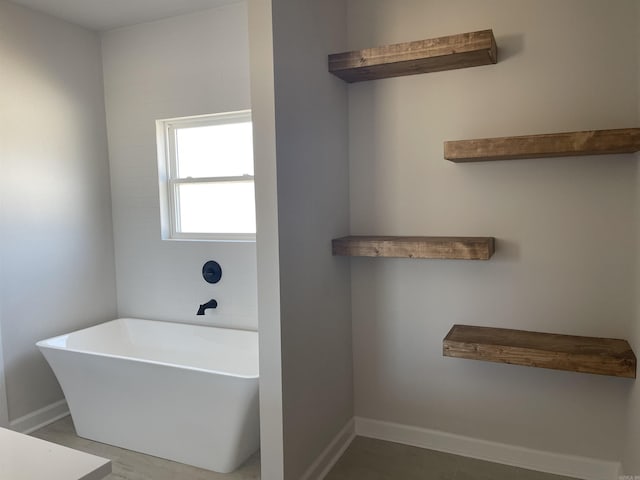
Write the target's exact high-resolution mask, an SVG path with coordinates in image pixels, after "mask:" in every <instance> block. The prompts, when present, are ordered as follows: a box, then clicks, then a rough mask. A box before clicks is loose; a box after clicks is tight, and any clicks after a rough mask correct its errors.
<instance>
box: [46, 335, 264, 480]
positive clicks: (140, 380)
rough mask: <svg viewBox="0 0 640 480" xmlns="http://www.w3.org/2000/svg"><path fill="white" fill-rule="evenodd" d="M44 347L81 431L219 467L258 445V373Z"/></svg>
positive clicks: (228, 467) (237, 461)
mask: <svg viewBox="0 0 640 480" xmlns="http://www.w3.org/2000/svg"><path fill="white" fill-rule="evenodd" d="M41 350H42V353H43V354H44V355H45V357H46V359H47V361H48V362H49V364H50V365H51V366H52V368H53V370H54V372H55V374H56V377H57V378H58V381H59V382H60V385H61V386H62V389H63V391H64V394H65V397H66V399H67V403H68V404H69V410H70V411H71V416H72V418H73V422H74V425H75V427H76V431H77V433H78V435H79V436H80V437H84V438H87V439H90V440H94V441H97V442H101V443H106V444H109V445H114V446H117V447H122V448H126V449H128V450H133V451H136V452H141V453H145V454H148V455H153V456H156V457H160V458H164V459H168V460H173V461H176V462H180V463H184V464H187V465H192V466H195V467H199V468H203V469H206V470H212V471H215V472H220V473H229V472H232V471H234V470H236V469H237V468H238V467H239V466H240V465H242V463H244V462H245V461H246V460H247V459H248V458H249V457H250V456H251V455H252V454H253V453H255V452H256V451H257V450H258V448H259V438H260V433H259V423H260V422H259V406H258V378H257V377H254V378H244V377H240V376H230V375H220V374H216V373H215V372H214V373H212V372H208V371H199V370H195V369H188V368H186V369H185V368H180V367H174V366H170V365H160V364H154V363H145V362H141V361H136V360H131V359H127V358H106V359H105V358H104V357H101V356H99V355H89V354H86V353H82V352H74V351H65V350H61V349H55V348H42V347H41Z"/></svg>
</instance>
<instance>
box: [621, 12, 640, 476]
mask: <svg viewBox="0 0 640 480" xmlns="http://www.w3.org/2000/svg"><path fill="white" fill-rule="evenodd" d="M636 18H637V21H636V38H637V43H636V45H637V49H636V57H635V58H636V66H637V69H638V70H637V84H638V117H637V121H636V126H640V1H637V2H636ZM636 157H637V159H638V160H637V161H638V163H639V164H640V153H638V154H636ZM634 218H635V219H636V221H635V224H636V245H637V246H636V282H635V292H636V312H635V316H634V318H633V319H632V323H633V326H632V329H631V330H632V335H631V337H630V339H629V343H631V348H633V350H634V352H635V354H636V356H637V357H640V221H638V218H640V169H638V176H637V181H636V213H635V217H634ZM627 433H628V436H627V438H626V445H625V449H624V452H623V455H624V456H623V470H624V471H625V473H627V474H628V475H640V383H638V381H636V382H635V383H634V384H633V389H632V391H631V395H630V396H629V410H628V416H627Z"/></svg>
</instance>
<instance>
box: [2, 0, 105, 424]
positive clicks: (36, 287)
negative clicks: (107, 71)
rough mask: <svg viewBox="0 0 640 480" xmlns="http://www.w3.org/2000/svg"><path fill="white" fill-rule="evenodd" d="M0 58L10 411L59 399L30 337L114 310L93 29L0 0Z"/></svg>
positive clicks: (16, 414) (12, 416)
mask: <svg viewBox="0 0 640 480" xmlns="http://www.w3.org/2000/svg"><path fill="white" fill-rule="evenodd" d="M0 65H1V67H0V170H1V171H2V175H1V176H0V225H1V230H0V266H1V271H0V322H1V325H0V328H1V330H2V343H3V345H2V347H3V348H2V349H1V350H3V353H4V368H5V375H6V390H7V396H8V410H9V420H11V421H15V420H16V419H18V418H20V417H22V416H24V415H27V414H29V413H31V412H34V411H36V410H38V409H41V408H43V407H46V406H48V405H50V404H52V403H55V402H57V401H59V400H61V399H62V398H63V396H62V392H61V390H60V388H59V386H58V383H57V381H56V379H55V377H54V375H53V373H52V371H51V370H50V368H49V366H48V365H47V364H46V362H45V360H44V357H42V355H41V354H40V352H39V351H38V350H37V348H36V346H35V343H36V342H37V341H38V340H42V339H45V338H48V337H51V336H54V335H59V334H62V333H66V332H69V331H72V330H77V329H80V328H83V327H87V326H90V325H93V324H96V323H100V322H103V321H106V320H110V319H112V318H114V316H115V315H116V291H115V272H114V251H113V236H112V225H111V199H110V191H109V163H108V158H107V139H106V133H105V132H106V128H105V111H104V96H103V88H102V61H101V54H100V40H99V38H98V36H97V35H96V34H95V33H92V32H89V31H88V30H85V29H83V28H80V27H76V26H73V25H71V24H68V23H65V22H63V21H59V20H56V19H53V18H52V17H49V16H46V15H42V14H39V13H35V12H32V11H30V10H27V9H25V8H23V7H19V6H16V5H14V4H12V3H9V2H5V1H0ZM0 393H1V392H0ZM0 401H3V400H0Z"/></svg>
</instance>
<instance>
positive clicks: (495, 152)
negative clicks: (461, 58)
mask: <svg viewBox="0 0 640 480" xmlns="http://www.w3.org/2000/svg"><path fill="white" fill-rule="evenodd" d="M638 151H640V128H621V129H616V130H589V131H584V132H567V133H550V134H544V135H525V136H519V137H500V138H483V139H476V140H458V141H452V142H445V143H444V158H446V159H447V160H450V161H452V162H456V163H459V162H487V161H494V160H517V159H521V158H545V157H570V156H580V155H606V154H616V153H634V152H638Z"/></svg>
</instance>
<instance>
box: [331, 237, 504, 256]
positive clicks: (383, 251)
mask: <svg viewBox="0 0 640 480" xmlns="http://www.w3.org/2000/svg"><path fill="white" fill-rule="evenodd" d="M332 247H333V254H334V255H342V256H349V257H395V258H430V259H454V260H489V258H491V256H492V255H493V253H494V251H495V239H494V238H493V237H379V236H349V237H343V238H336V239H334V240H333V241H332Z"/></svg>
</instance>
